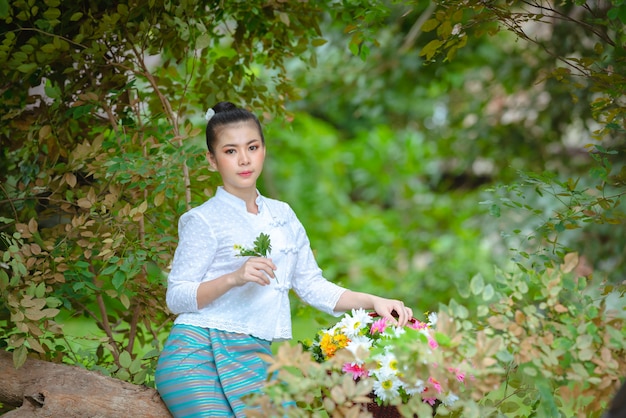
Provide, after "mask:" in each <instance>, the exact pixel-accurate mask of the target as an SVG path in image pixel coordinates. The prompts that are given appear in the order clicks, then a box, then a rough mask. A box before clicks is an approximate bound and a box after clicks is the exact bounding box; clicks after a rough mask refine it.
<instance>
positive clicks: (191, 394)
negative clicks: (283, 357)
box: [155, 324, 271, 418]
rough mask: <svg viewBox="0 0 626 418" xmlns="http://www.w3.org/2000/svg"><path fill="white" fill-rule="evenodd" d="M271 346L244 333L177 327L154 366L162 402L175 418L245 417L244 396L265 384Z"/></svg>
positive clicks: (184, 326)
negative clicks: (260, 355) (262, 355)
mask: <svg viewBox="0 0 626 418" xmlns="http://www.w3.org/2000/svg"><path fill="white" fill-rule="evenodd" d="M259 353H264V354H267V355H271V349H270V343H269V341H265V340H261V339H258V338H255V337H252V336H249V335H245V334H237V333H232V332H225V331H220V330H216V329H212V328H201V327H196V326H192V325H183V324H175V325H174V326H173V327H172V330H171V331H170V335H169V337H168V339H167V342H166V343H165V347H164V348H163V351H162V352H161V356H160V357H159V361H158V364H157V369H156V374H155V380H156V387H157V390H158V392H159V394H160V395H161V398H162V399H163V401H164V402H165V404H166V405H167V407H168V409H169V410H170V412H171V413H172V415H173V416H174V417H175V418H178V417H238V418H239V417H245V413H244V411H245V409H246V408H249V407H248V406H247V405H246V404H245V403H244V402H243V400H242V397H243V396H244V395H248V394H250V393H251V392H254V391H256V390H259V389H260V388H261V387H262V386H263V384H264V383H265V381H266V379H267V363H265V361H263V360H262V359H261V358H260V357H259Z"/></svg>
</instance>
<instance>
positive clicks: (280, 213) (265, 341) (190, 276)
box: [156, 102, 413, 417]
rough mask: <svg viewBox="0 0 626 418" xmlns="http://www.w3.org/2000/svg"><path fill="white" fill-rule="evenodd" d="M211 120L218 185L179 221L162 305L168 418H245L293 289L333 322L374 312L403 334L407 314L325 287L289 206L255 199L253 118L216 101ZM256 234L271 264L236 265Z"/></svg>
mask: <svg viewBox="0 0 626 418" xmlns="http://www.w3.org/2000/svg"><path fill="white" fill-rule="evenodd" d="M207 119H208V124H207V128H206V140H207V147H208V153H207V160H208V162H209V165H210V167H211V169H212V170H214V171H217V172H219V173H220V175H221V178H222V182H223V185H222V186H220V187H219V188H218V189H217V192H216V194H215V196H214V197H212V198H210V199H209V200H208V201H206V202H205V203H204V204H202V205H200V206H198V207H196V208H194V209H191V210H190V211H188V212H187V213H185V214H183V215H182V216H181V218H180V220H179V224H178V233H179V242H178V247H177V249H176V252H175V254H174V260H173V264H172V269H171V272H170V274H169V277H168V288H167V296H166V299H167V306H168V308H169V309H170V310H171V311H172V312H173V313H174V314H176V315H177V318H176V320H175V321H174V325H173V327H172V330H171V333H170V335H169V337H168V340H167V342H166V344H165V347H164V349H163V352H162V353H161V356H160V358H159V362H158V366H157V370H156V385H157V389H158V391H159V393H160V394H161V397H162V398H163V400H164V402H165V404H166V405H167V407H168V408H169V410H170V411H171V413H172V414H173V415H174V417H208V416H211V417H217V416H224V417H232V416H236V417H242V416H245V415H244V410H245V409H246V405H245V404H244V402H243V401H242V396H244V395H246V394H249V393H251V392H253V391H256V390H259V389H260V388H261V387H262V385H263V383H264V382H265V380H266V378H267V373H266V372H267V371H266V368H267V365H266V363H265V362H264V361H263V360H261V359H260V358H259V353H265V354H271V350H270V343H271V342H272V341H281V340H287V339H290V338H291V310H290V306H289V290H290V289H293V290H294V291H295V293H296V294H297V295H298V296H299V297H300V298H301V299H302V300H303V301H304V302H306V303H308V304H310V305H312V306H313V307H315V308H317V309H319V310H321V311H323V312H326V313H329V314H332V315H335V316H340V315H342V314H343V313H344V312H345V311H348V310H350V309H353V308H364V309H373V310H375V311H376V312H377V313H378V314H379V315H380V316H382V317H386V318H389V319H390V320H392V321H394V322H396V321H397V323H398V325H401V326H403V325H405V324H406V323H407V322H408V320H409V319H410V318H411V317H412V315H413V312H412V311H411V309H410V308H407V307H405V306H404V304H403V303H402V302H401V301H399V300H392V299H385V298H382V297H378V296H375V295H371V294H367V293H359V292H353V291H351V290H348V289H345V288H343V287H340V286H338V285H336V284H334V283H331V282H329V281H327V280H326V279H325V278H324V277H323V276H322V271H321V270H320V268H319V267H318V265H317V263H316V261H315V259H314V257H313V253H312V251H311V248H310V244H309V239H308V237H307V235H306V232H305V230H304V228H303V226H302V224H301V223H300V221H299V220H298V218H297V217H296V215H295V213H294V212H293V210H292V209H291V207H290V206H289V205H288V204H287V203H284V202H281V201H278V200H274V199H270V198H267V197H265V196H262V195H261V194H260V193H259V192H258V190H257V186H256V183H257V179H258V178H259V176H260V175H261V172H262V171H263V162H264V161H265V152H266V148H265V138H264V137H263V131H262V129H261V124H260V123H259V120H258V119H257V117H256V116H255V115H254V114H252V113H251V112H249V111H247V110H245V109H242V108H238V107H236V106H235V105H233V104H232V103H230V102H221V103H218V104H217V105H215V106H214V107H213V108H212V109H209V111H208V112H207ZM261 234H264V235H267V236H268V237H269V241H270V242H269V243H270V245H271V251H270V252H269V254H268V257H262V256H241V254H242V253H241V249H242V248H244V249H250V248H253V247H254V242H255V240H256V239H257V237H259V236H260V235H261ZM244 254H245V253H244ZM392 313H393V314H394V315H392ZM394 316H395V317H397V318H395V319H394Z"/></svg>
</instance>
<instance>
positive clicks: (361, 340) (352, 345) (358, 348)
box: [346, 335, 372, 366]
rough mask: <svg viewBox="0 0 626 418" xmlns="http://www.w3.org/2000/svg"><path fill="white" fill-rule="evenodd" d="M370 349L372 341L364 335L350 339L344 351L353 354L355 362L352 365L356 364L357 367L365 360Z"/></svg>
mask: <svg viewBox="0 0 626 418" xmlns="http://www.w3.org/2000/svg"><path fill="white" fill-rule="evenodd" d="M371 348H372V340H371V339H370V338H368V337H366V336H364V335H359V336H356V337H354V338H352V339H351V340H350V342H349V343H348V345H347V346H346V349H347V350H348V351H350V352H351V353H352V354H354V358H355V361H354V363H353V365H354V364H357V365H359V366H360V365H362V364H363V362H364V361H365V360H366V359H367V357H368V356H369V352H370V349H371Z"/></svg>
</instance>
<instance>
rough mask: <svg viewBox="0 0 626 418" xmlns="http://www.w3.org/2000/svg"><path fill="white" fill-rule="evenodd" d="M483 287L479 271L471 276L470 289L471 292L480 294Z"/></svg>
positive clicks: (483, 282)
mask: <svg viewBox="0 0 626 418" xmlns="http://www.w3.org/2000/svg"><path fill="white" fill-rule="evenodd" d="M484 287H485V281H484V280H483V276H482V275H481V274H480V273H479V274H477V275H475V276H474V277H472V280H471V281H470V290H471V291H472V293H473V294H475V295H480V294H481V293H482V292H483V289H484Z"/></svg>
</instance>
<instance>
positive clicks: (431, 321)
mask: <svg viewBox="0 0 626 418" xmlns="http://www.w3.org/2000/svg"><path fill="white" fill-rule="evenodd" d="M428 325H430V326H431V327H433V328H434V327H435V325H437V313H436V312H431V313H429V314H428Z"/></svg>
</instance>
